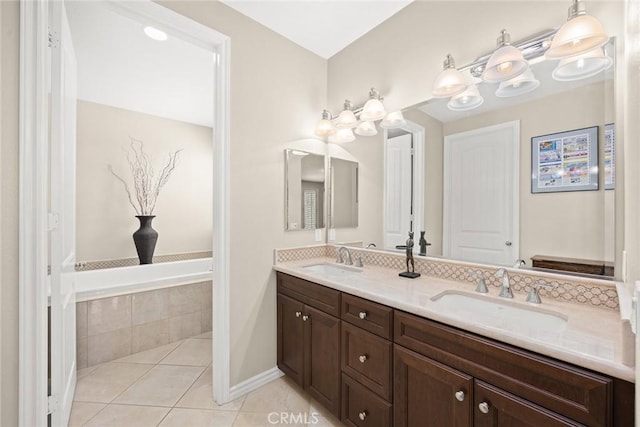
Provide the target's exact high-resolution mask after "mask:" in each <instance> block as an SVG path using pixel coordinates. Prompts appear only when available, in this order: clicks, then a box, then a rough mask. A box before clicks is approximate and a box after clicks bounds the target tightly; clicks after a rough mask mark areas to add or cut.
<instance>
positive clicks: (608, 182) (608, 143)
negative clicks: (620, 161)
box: [604, 123, 616, 190]
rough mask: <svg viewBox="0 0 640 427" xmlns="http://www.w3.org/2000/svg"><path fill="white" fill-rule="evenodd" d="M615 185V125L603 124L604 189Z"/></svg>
mask: <svg viewBox="0 0 640 427" xmlns="http://www.w3.org/2000/svg"><path fill="white" fill-rule="evenodd" d="M615 187H616V127H615V125H614V124H613V123H609V124H607V125H604V189H605V190H613V189H614V188H615Z"/></svg>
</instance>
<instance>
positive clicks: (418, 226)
mask: <svg viewBox="0 0 640 427" xmlns="http://www.w3.org/2000/svg"><path fill="white" fill-rule="evenodd" d="M406 122H407V123H406V124H405V125H404V126H401V127H400V129H402V130H404V131H407V132H409V133H411V137H412V140H413V178H412V179H413V201H412V203H413V232H414V234H413V240H414V241H415V240H419V238H420V231H421V230H423V229H424V224H425V217H424V199H425V194H424V187H425V182H424V176H425V169H426V161H425V158H424V156H425V130H424V127H422V126H420V125H419V124H417V123H414V122H412V121H409V120H407V121H406ZM388 138H389V131H388V130H387V129H385V130H384V140H383V143H384V144H385V147H384V148H383V150H384V151H383V153H384V160H383V169H382V171H383V174H386V171H387V147H386V144H387V139H388ZM386 200H387V187H386V185H383V190H382V224H383V229H382V239H383V241H384V234H385V232H384V224H386V223H387V222H386V209H385V206H384V203H385V202H386ZM416 236H417V237H416ZM419 249H420V247H419V246H418V245H414V247H413V251H414V252H416V251H417V250H419Z"/></svg>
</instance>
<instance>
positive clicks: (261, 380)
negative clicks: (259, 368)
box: [229, 366, 284, 401]
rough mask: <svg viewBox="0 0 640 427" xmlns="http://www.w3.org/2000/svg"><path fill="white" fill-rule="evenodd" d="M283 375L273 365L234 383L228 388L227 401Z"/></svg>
mask: <svg viewBox="0 0 640 427" xmlns="http://www.w3.org/2000/svg"><path fill="white" fill-rule="evenodd" d="M283 375H284V373H283V372H282V371H281V370H280V369H278V367H277V366H274V367H273V368H271V369H269V370H267V371H264V372H262V373H260V374H258V375H255V376H253V377H251V378H249V379H247V380H244V381H242V382H241V383H240V384H236V385H234V386H233V387H231V388H230V389H229V401H232V400H235V399H237V398H239V397H242V396H244V395H245V394H247V393H249V392H250V391H253V390H256V389H258V388H260V387H262V386H263V385H265V384H267V383H269V382H271V381H273V380H275V379H277V378H280V377H281V376H283Z"/></svg>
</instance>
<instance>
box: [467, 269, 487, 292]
mask: <svg viewBox="0 0 640 427" xmlns="http://www.w3.org/2000/svg"><path fill="white" fill-rule="evenodd" d="M469 274H470V275H475V276H476V279H478V283H477V284H476V292H480V293H481V294H486V293H488V292H489V289H488V288H487V283H486V282H485V281H484V276H483V275H482V271H473V270H469Z"/></svg>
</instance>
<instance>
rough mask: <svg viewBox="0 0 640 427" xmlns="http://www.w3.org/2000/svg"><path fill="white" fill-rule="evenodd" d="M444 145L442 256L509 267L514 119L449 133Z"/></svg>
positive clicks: (513, 249)
mask: <svg viewBox="0 0 640 427" xmlns="http://www.w3.org/2000/svg"><path fill="white" fill-rule="evenodd" d="M444 143H445V147H444V148H445V164H444V183H445V188H444V218H443V222H444V224H443V225H444V236H443V249H444V255H445V256H446V257H448V258H453V259H458V260H464V261H471V262H480V263H489V264H498V265H513V263H514V262H515V260H516V259H517V258H518V254H519V248H518V246H519V224H518V223H519V209H518V206H519V198H518V189H519V183H518V182H519V179H518V177H519V164H520V160H519V151H520V150H519V145H520V125H519V122H518V121H515V122H509V123H504V124H500V125H495V126H489V127H485V128H480V129H475V130H473V131H469V132H463V133H458V134H454V135H449V136H446V137H445V140H444Z"/></svg>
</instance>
